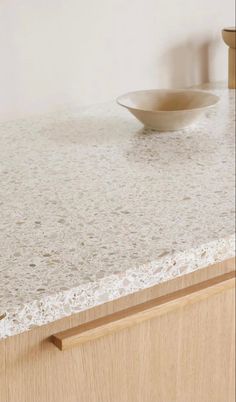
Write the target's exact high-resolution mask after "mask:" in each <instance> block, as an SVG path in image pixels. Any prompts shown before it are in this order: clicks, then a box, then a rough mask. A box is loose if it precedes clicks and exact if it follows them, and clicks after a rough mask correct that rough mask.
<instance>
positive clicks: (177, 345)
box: [0, 260, 235, 402]
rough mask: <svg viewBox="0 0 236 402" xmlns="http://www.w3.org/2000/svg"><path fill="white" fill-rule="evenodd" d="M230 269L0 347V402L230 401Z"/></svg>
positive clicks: (228, 265)
mask: <svg viewBox="0 0 236 402" xmlns="http://www.w3.org/2000/svg"><path fill="white" fill-rule="evenodd" d="M233 269H234V261H233V260H230V261H227V262H225V263H222V264H218V265H215V266H212V267H208V268H206V269H202V270H200V271H197V272H195V273H192V274H190V275H185V276H184V277H181V278H176V279H174V280H172V281H169V282H167V283H163V284H161V285H158V286H155V287H154V288H151V289H148V290H146V291H142V292H140V293H137V294H134V295H131V296H128V297H125V298H122V299H119V300H117V301H114V302H112V303H107V304H105V305H103V306H98V307H96V308H94V309H91V310H88V311H86V312H82V313H79V314H77V315H74V316H72V317H68V318H65V319H63V320H60V321H57V322H54V323H52V324H49V325H46V326H43V327H40V328H35V329H32V330H31V331H29V332H25V333H23V334H20V335H17V336H14V337H10V338H7V339H6V340H2V341H0V381H1V382H0V401H1V402H234V401H235V396H234V395H235V393H234V386H235V384H234V374H235V372H234V367H235V350H234V345H235V323H234V317H235V311H234V309H235V286H234V285H235V279H234V272H233ZM94 320H98V321H96V322H94ZM88 323H89V324H88ZM81 325H83V326H82V327H81ZM61 331H66V332H63V333H61ZM53 340H54V342H55V343H56V344H57V346H58V347H59V348H63V344H64V348H65V349H66V350H64V351H61V350H59V348H58V347H56V346H55V344H54V343H53Z"/></svg>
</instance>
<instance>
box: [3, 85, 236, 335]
mask: <svg viewBox="0 0 236 402" xmlns="http://www.w3.org/2000/svg"><path fill="white" fill-rule="evenodd" d="M214 92H215V93H216V94H217V95H219V96H220V102H219V104H218V105H217V106H216V107H215V108H214V109H212V110H211V111H210V112H208V113H207V116H206V117H204V118H203V119H202V120H201V121H200V122H199V123H198V124H197V125H196V126H194V127H190V128H188V129H185V130H183V131H178V132H170V133H157V132H154V131H148V130H145V129H143V128H142V126H141V125H140V124H139V123H138V122H137V121H136V120H135V119H134V118H133V117H132V116H131V115H129V114H128V112H127V111H125V110H124V109H122V108H119V106H117V105H116V104H115V103H110V104H105V105H98V106H93V107H89V108H86V109H81V108H76V107H75V108H69V109H67V110H65V112H64V113H60V114H53V115H48V116H44V117H39V118H32V119H27V120H19V121H14V122H6V123H1V124H0V183H1V186H0V283H1V289H0V316H1V315H2V314H6V317H4V318H2V319H1V320H0V338H4V337H7V336H11V335H16V334H18V333H21V332H23V331H26V330H29V329H30V328H32V327H34V326H37V325H43V324H46V323H49V322H52V321H54V320H57V319H59V318H62V317H64V316H68V315H70V314H73V313H77V312H78V311H82V310H85V309H87V308H91V307H93V306H95V305H98V304H100V303H104V302H106V301H108V300H114V299H116V298H118V297H121V296H124V295H126V294H129V293H132V292H135V291H137V290H139V289H144V288H147V287H149V286H153V285H155V284H158V283H160V282H163V281H167V280H169V279H172V278H174V277H176V276H178V275H184V274H186V273H189V272H193V271H194V270H196V269H200V268H202V267H204V266H207V265H209V264H213V263H215V262H218V261H222V260H225V259H227V258H231V257H233V256H234V244H235V243H234V232H235V217H234V214H235V205H234V204H235V202H234V201H235V199H234V184H235V181H234V180H235V177H234V163H235V148H234V135H235V133H234V128H235V126H234V96H235V95H234V91H229V90H226V89H218V90H215V91H214Z"/></svg>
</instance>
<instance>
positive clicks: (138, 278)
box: [0, 234, 235, 340]
mask: <svg viewBox="0 0 236 402" xmlns="http://www.w3.org/2000/svg"><path fill="white" fill-rule="evenodd" d="M234 256H235V234H233V235H231V236H229V237H228V238H225V239H219V240H213V241H211V242H209V243H207V244H205V245H202V246H200V247H198V248H192V249H189V250H188V251H186V252H181V253H177V254H173V255H169V256H165V257H163V258H160V259H158V260H156V261H152V262H150V263H147V264H145V265H142V266H140V267H135V268H133V269H129V270H127V271H126V272H124V273H122V274H119V275H115V274H113V275H110V276H108V277H105V278H102V279H100V280H98V281H97V282H91V283H88V284H85V285H81V286H77V287H74V288H71V289H70V290H67V291H63V292H58V293H56V294H52V295H48V296H45V297H42V298H41V299H39V300H35V301H34V302H32V303H28V304H25V305H23V306H21V307H20V308H18V309H16V310H15V311H13V312H11V313H7V312H6V313H5V312H2V313H3V315H4V317H3V318H2V320H1V321H0V340H1V339H5V338H7V337H10V336H14V335H18V334H20V333H22V332H26V331H29V330H30V329H32V328H35V327H40V326H42V325H46V324H49V323H52V322H54V321H56V320H59V319H61V318H65V317H68V316H70V315H72V314H76V313H79V312H82V311H85V310H88V309H91V308H93V307H96V306H99V305H101V304H104V303H106V302H109V301H114V300H116V299H118V298H120V297H123V296H127V295H129V294H132V293H135V292H138V291H140V290H144V289H148V288H150V287H152V286H155V285H158V284H160V283H163V282H167V281H169V280H171V279H174V278H176V277H180V276H183V275H186V274H189V273H192V272H194V271H196V270H199V269H201V268H205V267H207V266H210V265H213V264H215V263H219V262H223V261H226V260H228V259H230V258H234ZM125 279H126V280H127V283H128V285H127V286H126V287H125V288H123V289H122V294H120V292H119V289H121V281H122V282H123V281H124V280H125ZM108 283H109V292H108V290H107V289H108V286H107V285H108ZM111 283H112V287H111ZM96 286H99V292H97V293H96V292H94V290H93V288H94V287H96ZM65 305H66V309H65ZM65 310H67V312H66V314H65ZM15 317H17V320H16V318H15ZM30 318H31V319H30ZM19 320H21V321H19ZM16 321H17V322H16ZM16 324H17V325H16Z"/></svg>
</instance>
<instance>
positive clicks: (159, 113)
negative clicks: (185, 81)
mask: <svg viewBox="0 0 236 402" xmlns="http://www.w3.org/2000/svg"><path fill="white" fill-rule="evenodd" d="M218 101H219V98H218V96H216V95H214V94H211V93H209V92H204V91H198V90H166V89H153V90H147V91H135V92H129V93H127V94H125V95H122V96H120V97H119V98H118V99H117V102H118V104H119V105H121V106H124V107H125V108H127V109H128V110H129V111H130V112H131V113H132V114H133V115H134V116H135V117H136V118H137V119H138V120H139V121H140V122H141V123H143V124H144V126H145V127H148V128H151V129H154V130H157V131H172V130H181V129H183V128H185V127H188V126H189V125H191V124H193V123H195V122H196V121H197V120H198V119H199V118H200V117H201V115H202V114H204V112H205V111H206V110H207V109H209V108H212V107H213V106H214V105H215V104H216V103H217V102H218Z"/></svg>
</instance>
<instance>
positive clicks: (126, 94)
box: [116, 89, 220, 113]
mask: <svg viewBox="0 0 236 402" xmlns="http://www.w3.org/2000/svg"><path fill="white" fill-rule="evenodd" d="M142 92H157V93H158V92H170V93H173V94H174V93H181V92H184V93H187V92H193V93H199V94H202V95H210V96H212V97H213V99H214V102H213V103H212V104H210V105H207V106H201V107H194V108H192V109H179V110H151V109H145V108H142V107H134V106H128V105H127V104H125V103H124V102H123V101H122V99H123V98H124V97H126V96H128V95H133V94H137V93H142ZM219 100H220V97H219V96H217V95H215V94H214V93H212V92H208V91H202V90H198V89H141V90H137V91H129V92H126V93H124V94H123V95H120V96H118V97H117V98H116V102H117V103H118V105H120V106H122V107H125V108H126V109H130V110H137V111H142V112H148V113H182V112H186V113H187V112H193V111H197V110H199V111H200V110H206V109H209V108H212V107H213V106H215V105H216V104H217V103H218V102H219Z"/></svg>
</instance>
